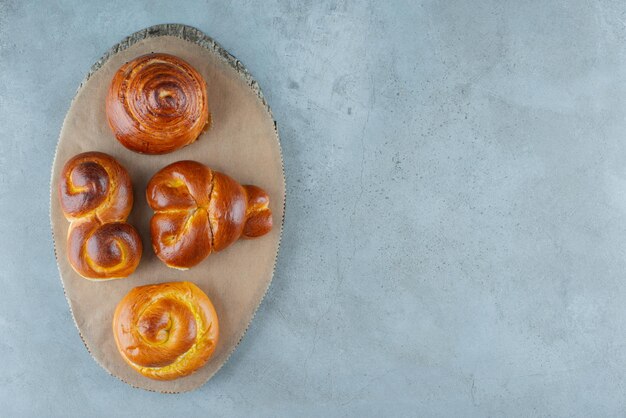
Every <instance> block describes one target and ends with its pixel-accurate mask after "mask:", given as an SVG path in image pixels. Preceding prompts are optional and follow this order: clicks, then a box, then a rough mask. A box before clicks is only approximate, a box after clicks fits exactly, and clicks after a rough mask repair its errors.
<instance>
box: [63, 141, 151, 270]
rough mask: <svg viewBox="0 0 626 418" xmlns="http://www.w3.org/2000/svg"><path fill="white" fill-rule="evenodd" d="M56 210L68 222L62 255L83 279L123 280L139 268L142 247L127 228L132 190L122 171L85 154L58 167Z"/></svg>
mask: <svg viewBox="0 0 626 418" xmlns="http://www.w3.org/2000/svg"><path fill="white" fill-rule="evenodd" d="M58 190H59V201H60V202H61V209H62V210H63V213H64V214H65V217H66V218H67V220H68V221H70V222H71V224H70V228H69V231H68V234H67V256H68V259H69V261H70V264H71V265H72V267H73V268H74V270H75V271H76V272H77V273H78V274H80V275H81V276H83V277H85V278H87V279H98V280H102V279H118V278H122V277H127V276H129V275H130V274H131V273H132V272H133V271H135V269H136V268H137V265H138V264H139V260H140V259H141V252H142V250H143V246H142V245H141V238H140V237H139V234H138V233H137V230H136V229H135V228H134V227H133V226H132V225H130V224H127V223H126V222H125V221H126V218H127V217H128V214H129V213H130V210H131V209H132V207H133V189H132V185H131V183H130V177H129V176H128V173H127V172H126V169H124V167H122V166H121V165H120V164H119V163H118V162H117V161H115V159H114V158H113V157H111V156H109V155H107V154H104V153H101V152H86V153H83V154H79V155H76V156H75V157H73V158H71V159H70V160H69V161H68V162H67V163H66V164H65V166H64V167H63V170H62V171H61V176H60V178H59V184H58Z"/></svg>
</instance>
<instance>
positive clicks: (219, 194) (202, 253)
mask: <svg viewBox="0 0 626 418" xmlns="http://www.w3.org/2000/svg"><path fill="white" fill-rule="evenodd" d="M146 198H147V200H148V204H149V205H150V207H151V208H152V209H153V210H154V211H155V214H154V216H153V217H152V220H151V222H150V232H151V234H152V248H153V249H154V252H155V254H156V255H157V257H159V258H160V259H161V260H162V261H163V262H164V263H165V264H167V265H168V266H169V267H173V268H177V269H183V270H185V269H188V268H190V267H193V266H195V265H196V264H198V263H199V262H200V261H202V260H204V259H205V258H206V257H207V256H208V255H209V254H210V253H211V252H214V251H221V250H223V249H224V248H226V247H228V246H229V245H230V244H232V243H233V242H235V241H237V240H238V239H239V238H240V237H244V238H255V237H259V236H261V235H264V234H266V233H268V232H269V231H270V230H271V229H272V211H271V210H270V208H269V196H268V195H267V193H265V191H264V190H263V189H261V188H259V187H257V186H242V185H240V184H239V183H237V182H236V181H235V180H233V179H232V178H230V177H228V176H227V175H225V174H222V173H219V172H217V171H213V170H211V169H210V168H208V167H206V166H204V165H202V164H200V163H198V162H195V161H179V162H176V163H173V164H170V165H168V166H167V167H165V168H163V169H162V170H160V171H159V172H158V173H156V174H155V175H154V176H153V177H152V179H150V181H149V182H148V187H147V189H146Z"/></svg>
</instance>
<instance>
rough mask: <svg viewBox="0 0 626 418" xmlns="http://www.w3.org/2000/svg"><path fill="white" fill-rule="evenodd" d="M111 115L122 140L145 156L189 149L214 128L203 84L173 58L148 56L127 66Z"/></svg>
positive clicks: (113, 91)
mask: <svg viewBox="0 0 626 418" xmlns="http://www.w3.org/2000/svg"><path fill="white" fill-rule="evenodd" d="M106 113H107V118H108V120H109V125H110V126H111V129H112V130H113V134H115V137H116V138H117V140H118V141H120V142H121V143H122V145H124V146H125V147H126V148H128V149H130V150H133V151H136V152H140V153H143V154H165V153H168V152H172V151H174V150H176V149H178V148H181V147H184V146H185V145H189V144H191V143H192V142H194V141H195V140H196V139H197V138H198V136H199V135H200V133H202V131H203V130H204V129H205V128H207V127H208V126H209V125H210V114H209V107H208V103H207V93H206V83H205V81H204V79H203V78H202V76H201V75H200V74H199V73H198V72H197V71H196V70H195V69H194V68H193V67H192V66H191V65H189V64H188V63H187V62H185V61H183V60H182V59H180V58H178V57H175V56H173V55H168V54H148V55H143V56H141V57H139V58H136V59H134V60H132V61H130V62H128V63H126V64H124V65H122V67H121V68H120V69H119V70H118V71H117V73H115V76H114V77H113V81H112V82H111V86H110V88H109V93H108V95H107V99H106Z"/></svg>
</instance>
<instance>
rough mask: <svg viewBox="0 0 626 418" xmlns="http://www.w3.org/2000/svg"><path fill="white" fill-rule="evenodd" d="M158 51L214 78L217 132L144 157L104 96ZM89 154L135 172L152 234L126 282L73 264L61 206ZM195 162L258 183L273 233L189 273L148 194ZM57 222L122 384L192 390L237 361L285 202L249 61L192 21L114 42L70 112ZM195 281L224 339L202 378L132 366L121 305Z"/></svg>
mask: <svg viewBox="0 0 626 418" xmlns="http://www.w3.org/2000/svg"><path fill="white" fill-rule="evenodd" d="M150 52H165V53H170V54H173V55H176V56H179V57H181V58H183V59H184V60H186V61H187V62H189V63H190V64H191V65H193V66H194V67H195V68H196V69H197V70H198V71H199V72H200V73H201V74H202V75H203V76H204V77H205V79H206V81H207V85H208V99H209V106H210V110H211V113H212V117H213V125H212V127H211V129H210V130H209V131H208V132H206V133H204V134H202V136H201V137H200V138H199V139H198V140H197V141H196V142H195V143H193V144H192V145H189V146H188V147H185V148H183V149H181V150H178V151H175V152H173V153H171V154H167V155H162V156H154V155H141V154H136V153H134V152H132V151H129V150H127V149H126V148H124V147H123V146H122V145H120V144H119V143H118V142H117V140H116V139H115V138H114V136H113V134H112V133H111V130H110V129H109V127H108V125H107V122H106V117H105V105H104V103H105V94H106V91H107V89H108V87H109V83H110V81H111V79H112V77H113V74H114V73H115V71H116V70H117V69H118V68H119V67H120V66H121V65H122V64H123V63H124V62H126V61H129V60H131V59H133V58H135V57H137V56H139V55H142V54H146V53H150ZM85 151H102V152H105V153H108V154H110V155H112V156H113V157H115V158H116V159H117V160H118V161H119V162H120V163H121V164H122V165H124V167H126V169H127V170H128V171H129V173H130V176H131V179H132V182H133V189H134V197H135V204H134V207H133V211H132V212H131V215H130V217H129V219H128V222H130V223H131V224H133V225H135V226H136V227H137V228H138V230H139V232H140V234H141V238H142V240H143V244H144V252H143V256H142V260H141V263H140V265H139V267H138V269H137V270H136V271H135V273H134V274H132V275H131V276H130V277H128V278H126V279H121V280H111V281H105V282H92V281H89V280H85V279H83V278H81V277H80V276H79V275H78V274H76V273H75V272H74V270H72V268H71V266H70V265H69V263H68V261H67V256H66V250H65V246H66V236H67V230H68V226H69V223H68V222H67V221H66V220H65V218H64V217H63V214H62V212H61V209H60V206H59V198H58V195H57V191H56V185H57V182H58V178H59V173H60V171H61V169H62V167H63V165H64V164H65V162H66V161H67V160H68V159H69V158H71V157H72V156H74V155H76V154H78V153H81V152H85ZM180 160H196V161H199V162H201V163H203V164H206V165H208V166H209V167H211V168H213V169H215V170H218V171H222V172H224V173H226V174H228V175H230V176H231V177H233V178H235V179H236V180H237V181H239V182H240V183H242V184H255V185H258V186H260V187H262V188H264V189H265V190H266V191H267V192H268V194H269V196H270V207H271V209H272V211H273V214H274V228H273V230H272V231H271V232H270V233H269V234H267V235H265V236H263V237H260V238H258V239H254V240H240V241H239V242H236V243H235V244H233V245H231V246H230V247H229V248H227V249H226V250H224V251H222V252H220V253H216V254H212V255H210V256H209V257H208V258H207V259H206V260H204V261H203V262H202V263H200V264H199V265H198V266H196V267H194V268H192V269H191V270H188V271H178V270H174V269H170V268H168V267H166V266H165V265H164V264H163V263H161V261H160V260H159V259H158V258H156V256H155V255H154V253H153V251H152V246H151V244H150V234H149V222H150V218H151V216H152V211H151V210H150V208H149V207H148V205H147V203H146V198H145V190H146V185H147V182H148V180H149V179H150V177H151V176H152V175H153V174H154V173H156V172H157V171H158V170H159V169H161V168H162V167H164V166H166V165H167V164H170V163H173V162H175V161H180ZM50 200H51V203H50V218H51V222H52V232H53V237H54V245H55V250H56V254H57V262H58V265H59V272H60V275H61V281H62V283H63V286H64V289H65V295H66V297H67V300H68V303H69V305H70V308H71V310H72V314H73V316H74V320H75V321H76V326H77V327H78V330H79V332H80V334H81V337H82V339H83V341H84V342H85V346H86V347H87V349H88V350H89V352H90V353H91V354H92V356H93V357H94V358H95V359H96V361H97V362H98V363H99V364H100V365H101V366H102V367H104V368H105V369H106V370H107V371H109V372H110V373H111V374H113V375H114V376H117V377H118V378H120V379H121V380H122V381H124V382H126V383H128V384H130V385H132V386H135V387H139V388H143V389H147V390H152V391H159V392H173V393H175V392H184V391H188V390H192V389H194V388H197V387H199V386H201V385H202V384H204V383H205V382H206V381H208V380H209V379H210V378H211V377H212V376H213V375H214V374H215V373H216V372H217V371H218V370H219V368H220V367H221V366H222V365H223V364H224V363H225V362H226V361H227V360H228V357H229V356H230V354H231V353H232V352H233V350H234V349H235V347H236V346H237V344H238V343H239V341H240V340H241V338H242V337H243V335H244V333H245V332H246V329H247V327H248V325H249V323H250V321H251V320H252V318H253V316H254V314H255V312H256V309H257V308H258V306H259V304H260V303H261V300H262V299H263V297H264V295H265V293H266V291H267V289H268V287H269V285H270V282H271V280H272V275H273V273H274V265H275V262H276V257H277V255H278V248H279V245H280V236H281V232H282V223H283V219H284V205H285V180H284V172H283V164H282V156H281V149H280V142H279V139H278V134H277V132H276V128H275V122H274V120H273V118H272V114H271V111H270V109H269V107H268V106H267V104H266V103H265V100H264V99H263V95H262V93H261V91H260V89H259V88H258V85H257V83H256V82H255V81H254V80H253V79H252V77H251V76H250V75H249V74H248V72H247V71H246V70H245V68H244V67H243V65H241V63H240V62H239V61H238V60H236V59H235V58H234V57H233V56H232V55H230V54H229V53H227V52H226V51H225V50H224V49H223V48H221V47H220V46H219V45H218V44H216V43H215V42H214V41H213V40H212V39H210V38H209V37H207V36H206V35H204V34H203V33H202V32H200V31H198V30H197V29H195V28H192V27H189V26H184V25H159V26H153V27H150V28H147V29H144V30H142V31H139V32H137V33H135V34H133V35H131V36H129V37H128V38H126V39H125V40H123V41H122V42H121V43H119V44H118V45H115V46H114V47H113V48H111V50H110V51H109V52H108V53H107V54H105V56H104V57H103V58H102V59H101V60H100V61H98V62H97V63H96V64H95V65H94V66H93V68H92V70H91V72H90V73H89V75H88V76H87V77H86V79H85V81H84V82H83V83H82V84H81V86H80V88H79V89H78V92H77V93H76V96H75V98H74V100H73V101H72V104H71V106H70V109H69V111H68V113H67V115H66V117H65V121H64V123H63V127H62V129H61V134H60V137H59V143H58V146H57V151H56V156H55V160H54V163H53V167H52V179H51V199H50ZM183 280H187V281H192V282H194V283H196V284H197V285H198V286H199V287H200V288H201V289H202V290H204V291H205V292H206V294H207V295H208V296H209V297H210V298H211V300H212V301H213V303H214V305H215V308H216V310H217V313H218V316H219V320H220V341H219V344H218V346H217V349H216V351H215V354H214V355H213V357H212V358H211V359H210V360H209V362H208V363H207V364H206V365H205V366H204V367H203V368H201V369H200V370H198V371H197V372H195V373H194V374H192V375H190V376H187V377H184V378H181V379H177V380H173V381H168V382H162V381H156V380H151V379H148V378H146V377H143V376H142V375H140V374H138V373H137V372H135V371H133V370H132V369H131V368H130V367H129V366H128V365H126V363H125V362H124V361H123V360H122V357H121V356H120V355H119V353H118V351H117V348H116V346H115V342H114V340H113V334H112V330H111V320H112V317H113V312H114V309H115V306H116V305H117V303H118V301H119V300H120V299H121V298H122V297H123V296H124V295H125V294H126V293H127V292H128V291H129V290H130V289H132V288H133V287H135V286H140V285H145V284H150V283H162V282H168V281H183Z"/></svg>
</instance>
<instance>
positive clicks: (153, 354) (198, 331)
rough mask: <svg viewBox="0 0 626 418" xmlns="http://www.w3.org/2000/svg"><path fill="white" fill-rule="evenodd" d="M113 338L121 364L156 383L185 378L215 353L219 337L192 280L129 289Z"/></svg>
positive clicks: (210, 311)
mask: <svg viewBox="0 0 626 418" xmlns="http://www.w3.org/2000/svg"><path fill="white" fill-rule="evenodd" d="M113 335H114V336H115V343H116V344H117V348H118V350H119V352H120V354H121V355H122V357H123V358H124V360H125V361H126V362H127V363H128V364H129V365H130V366H131V367H132V368H133V369H135V370H136V371H137V372H139V373H141V374H142V375H144V376H146V377H149V378H151V379H156V380H172V379H177V378H179V377H182V376H187V375H189V374H191V373H193V372H194V371H196V370H197V369H199V368H200V367H202V366H203V365H204V364H205V363H206V362H207V361H208V359H209V358H210V357H211V356H212V355H213V352H214V351H215V347H216V345H217V343H218V339H219V323H218V319H217V313H216V312H215V308H214V307H213V304H212V303H211V300H210V299H209V298H208V296H207V295H206V294H205V293H204V292H203V291H202V290H200V288H198V287H197V286H196V285H195V284H193V283H191V282H172V283H163V284H157V285H148V286H140V287H136V288H134V289H132V290H131V291H130V292H129V293H128V294H127V295H126V296H125V297H124V298H123V299H122V300H121V301H120V302H119V304H118V305H117V308H116V309H115V314H114V316H113Z"/></svg>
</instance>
